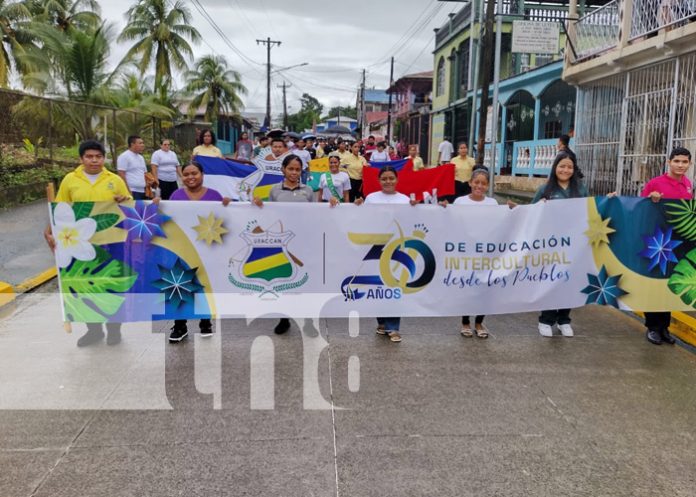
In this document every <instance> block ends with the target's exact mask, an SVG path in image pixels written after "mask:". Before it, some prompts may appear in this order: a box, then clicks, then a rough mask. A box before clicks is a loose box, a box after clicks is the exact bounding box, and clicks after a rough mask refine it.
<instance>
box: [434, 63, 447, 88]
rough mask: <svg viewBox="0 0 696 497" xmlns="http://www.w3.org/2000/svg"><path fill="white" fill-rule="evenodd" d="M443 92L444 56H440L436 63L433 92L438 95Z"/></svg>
mask: <svg viewBox="0 0 696 497" xmlns="http://www.w3.org/2000/svg"><path fill="white" fill-rule="evenodd" d="M444 93H445V58H444V57H440V61H439V62H438V63H437V88H436V90H435V94H436V95H437V96H438V97H440V96H442V95H444Z"/></svg>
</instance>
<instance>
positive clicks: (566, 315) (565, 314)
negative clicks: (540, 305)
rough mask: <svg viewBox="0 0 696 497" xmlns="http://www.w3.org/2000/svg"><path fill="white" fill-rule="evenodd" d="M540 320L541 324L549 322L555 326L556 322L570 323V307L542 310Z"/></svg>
mask: <svg viewBox="0 0 696 497" xmlns="http://www.w3.org/2000/svg"><path fill="white" fill-rule="evenodd" d="M539 322H540V323H541V324H548V325H549V326H553V325H554V324H570V309H551V310H548V311H541V314H540V315H539Z"/></svg>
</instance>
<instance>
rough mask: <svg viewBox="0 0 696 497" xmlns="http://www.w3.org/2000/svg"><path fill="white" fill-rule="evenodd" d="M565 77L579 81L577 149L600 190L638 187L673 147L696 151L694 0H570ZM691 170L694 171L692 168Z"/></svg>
mask: <svg viewBox="0 0 696 497" xmlns="http://www.w3.org/2000/svg"><path fill="white" fill-rule="evenodd" d="M569 9H570V13H571V17H573V18H575V17H576V14H577V15H579V19H578V21H577V22H572V23H570V25H569V34H570V44H572V49H571V48H569V50H567V51H566V61H565V68H564V71H563V78H564V79H565V80H566V81H567V82H569V83H571V84H573V85H575V86H577V88H578V113H577V118H576V145H575V147H576V149H575V151H576V153H577V155H578V162H579V163H580V165H581V167H582V168H583V170H585V171H586V178H585V180H586V181H587V182H588V184H589V186H590V190H591V191H592V192H593V193H596V194H602V193H607V192H610V191H614V190H616V191H618V192H620V193H621V194H624V195H637V194H638V193H640V190H641V189H642V187H643V185H644V184H645V182H646V181H647V180H649V179H650V178H652V177H654V176H657V175H659V174H661V173H662V172H664V170H665V164H666V159H667V156H668V154H669V152H670V150H671V149H672V148H673V147H677V146H681V147H686V148H688V149H689V150H691V152H692V153H694V152H696V2H695V1H693V0H613V1H610V2H607V3H606V5H604V6H602V7H601V8H597V9H594V10H592V11H589V12H586V13H585V14H584V15H582V13H581V12H578V3H577V0H570V2H569ZM689 174H690V175H691V177H692V178H693V175H694V171H693V168H692V169H691V170H690V172H689Z"/></svg>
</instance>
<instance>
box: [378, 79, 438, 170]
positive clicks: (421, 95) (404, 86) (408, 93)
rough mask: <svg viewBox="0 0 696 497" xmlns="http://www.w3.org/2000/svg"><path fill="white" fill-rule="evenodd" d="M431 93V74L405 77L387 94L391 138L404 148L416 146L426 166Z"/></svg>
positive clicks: (428, 149)
mask: <svg viewBox="0 0 696 497" xmlns="http://www.w3.org/2000/svg"><path fill="white" fill-rule="evenodd" d="M432 90H433V72H432V71H426V72H420V73H415V74H406V75H405V76H402V77H401V78H399V79H398V80H396V81H395V82H394V84H393V85H392V86H391V87H390V88H389V89H388V90H387V92H388V93H391V94H392V98H393V100H394V105H393V107H392V119H393V121H394V137H395V138H397V139H399V140H401V139H403V140H405V141H406V143H407V144H409V145H410V144H417V145H419V147H420V156H421V157H422V158H423V160H424V161H425V163H426V164H427V163H428V162H429V160H428V159H429V152H430V146H429V144H430V96H431V93H432Z"/></svg>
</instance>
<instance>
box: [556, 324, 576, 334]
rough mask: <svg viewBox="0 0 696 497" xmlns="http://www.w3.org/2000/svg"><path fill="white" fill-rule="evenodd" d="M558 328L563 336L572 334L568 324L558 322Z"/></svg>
mask: <svg viewBox="0 0 696 497" xmlns="http://www.w3.org/2000/svg"><path fill="white" fill-rule="evenodd" d="M558 329H559V331H560V332H561V334H563V336H564V337H572V336H573V328H572V327H571V326H570V325H569V324H559V325H558Z"/></svg>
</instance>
